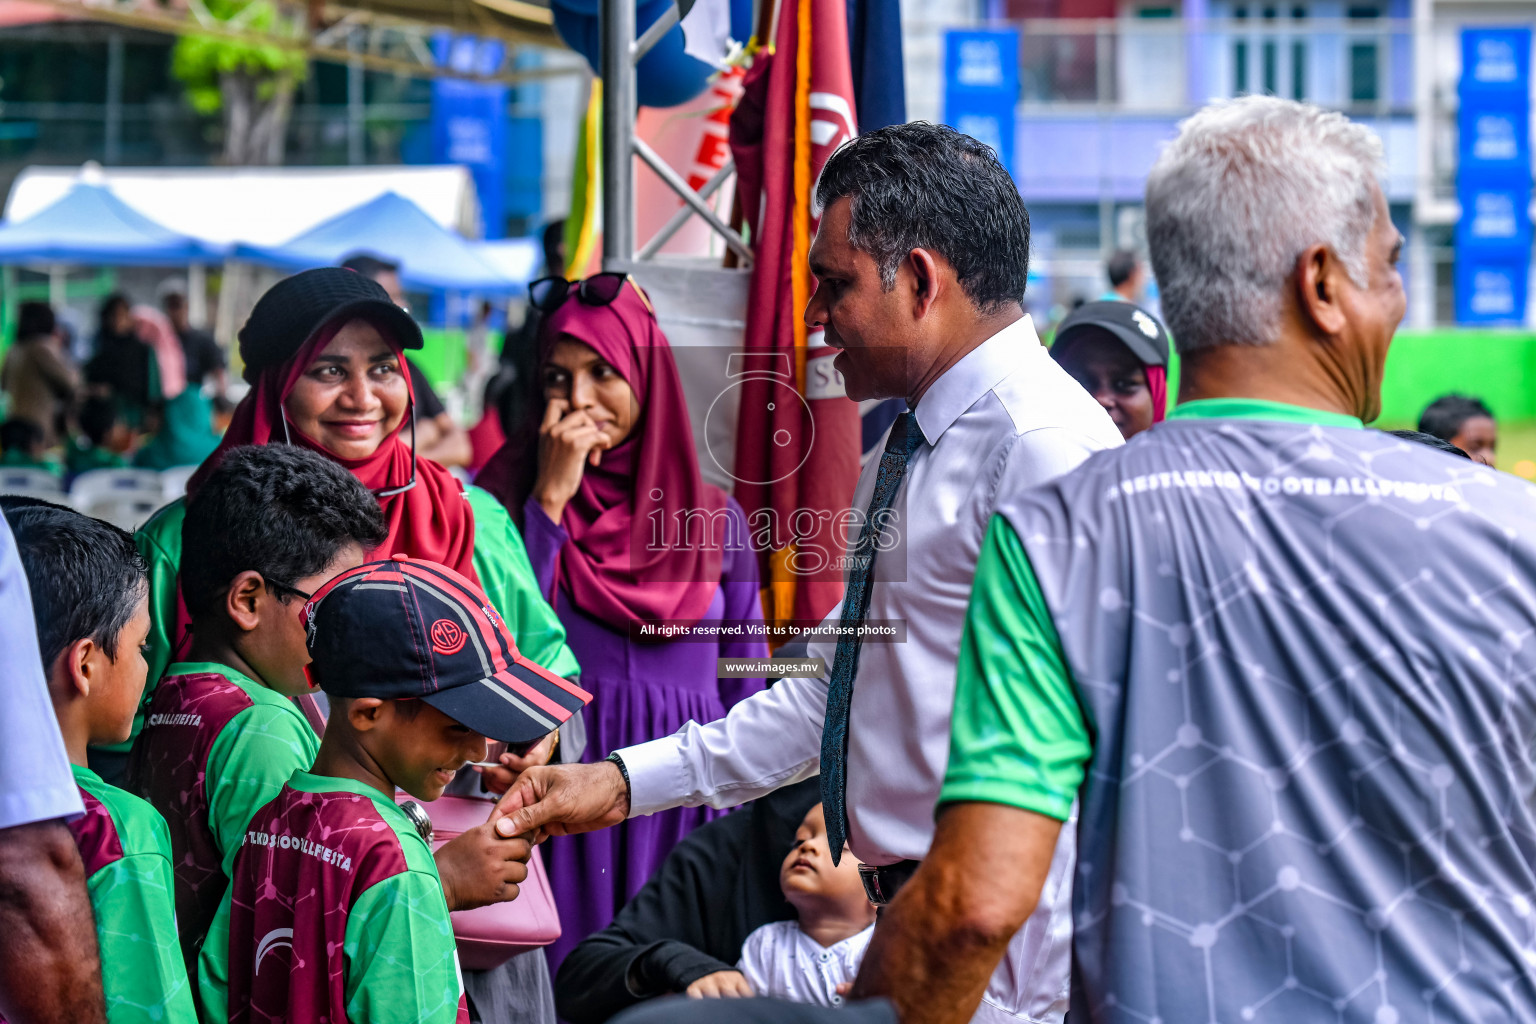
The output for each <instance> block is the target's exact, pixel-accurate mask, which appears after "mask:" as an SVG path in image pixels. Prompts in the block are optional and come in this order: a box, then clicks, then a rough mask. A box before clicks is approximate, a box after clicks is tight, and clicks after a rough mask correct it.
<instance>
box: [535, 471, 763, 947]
mask: <svg viewBox="0 0 1536 1024" xmlns="http://www.w3.org/2000/svg"><path fill="white" fill-rule="evenodd" d="M727 508H728V511H729V513H730V515H732V516H733V517H735V518H736V519H737V521H738V522H737V524H736V528H737V529H738V530H740V532H739V533H737V534H735V535H736V536H741V537H745V536H748V533H747V530H746V516H745V515H744V514H743V512H742V510H741V506H740V505H739V504H737V502H736V499H734V498H731V499H729V500H728V503H727ZM523 515H524V524H525V525H524V530H523V540H524V543H525V544H526V545H527V548H528V558H529V560H530V561H531V562H532V563H533V570H534V573H535V574H536V575H537V576H538V578H539V587H540V589H541V590H542V591H543V592H544V594H545V595H548V594H549V592H550V588H551V585H552V581H553V579H554V574H555V556H556V555H558V554H559V552H560V549H561V547H563V546H564V544H565V542H566V539H567V537H566V532H565V529H564V528H563V527H561V526H560V525H559V524H558V523H554V522H551V521H550V518H549V516H548V515H547V514H546V513H545V512H544V509H543V507H542V506H541V505H540V504H539V503H538V502H537V501H536V500H535V499H533V498H531V497H530V498H529V499H528V500H527V502H526V503H525V504H524V506H523ZM728 535H729V534H728ZM553 604H554V608H555V612H556V613H557V614H558V615H559V616H560V621H561V622H562V623H564V624H565V630H566V643H567V644H569V645H570V648H571V652H572V653H574V654H575V655H576V660H577V661H579V662H580V663H581V685H582V687H583V688H584V689H586V690H587V692H589V693H591V694H592V703H591V704H590V705H588V706H587V709H586V712H585V716H586V724H587V750H586V753H585V754H584V755H583V756H582V760H583V761H588V762H590V761H598V760H601V759H602V758H604V757H607V756H608V754H610V753H611V752H612V751H615V750H618V749H619V748H621V747H627V746H632V745H633V744H636V743H643V742H645V741H646V740H654V739H658V738H659V737H662V736H670V735H671V734H672V733H674V732H676V731H677V730H678V729H680V728H682V726H683V725H684V724H685V723H686V722H688V721H690V720H692V721H696V722H710V721H713V720H715V719H716V718H721V717H723V716H724V715H725V713H726V712H727V711H728V710H730V708H731V707H732V706H733V705H734V704H735V703H736V702H737V701H739V700H742V699H744V698H746V697H749V696H751V695H752V694H754V693H756V692H758V691H759V690H761V689H762V688H763V679H761V678H753V679H721V678H719V677H718V676H716V674H715V672H716V660H717V659H719V658H722V657H729V658H764V657H767V656H768V646H767V644H765V643H763V642H762V641H758V640H732V641H729V642H721V643H719V644H709V643H678V642H675V641H672V642H664V643H638V642H635V641H633V640H631V639H630V638H629V629H628V624H627V623H625V624H621V625H620V626H619V628H617V629H615V628H614V627H613V626H612V625H610V624H608V623H605V622H599V621H598V620H596V619H594V618H591V617H590V616H588V615H586V614H585V613H584V612H582V611H581V610H580V609H578V608H576V607H574V606H573V605H572V604H571V602H570V596H569V595H568V594H566V593H565V592H564V591H563V590H562V591H561V592H559V593H558V594H556V595H554V599H553ZM703 617H704V618H705V619H711V620H712V619H724V620H728V621H732V622H738V621H745V622H761V621H762V618H763V612H762V603H761V600H760V599H759V596H758V575H757V560H756V556H755V555H754V554H753V553H752V552H751V551H750V550H745V549H743V550H737V551H731V550H727V551H726V552H725V558H724V563H723V564H722V565H721V568H720V586H719V587H718V589H717V590H716V591H715V596H714V598H713V599H712V600H711V601H710V604H709V611H708V612H707V613H706V614H705V615H704V616H703ZM720 813H722V812H718V811H714V810H712V809H710V808H707V807H679V808H677V809H675V810H671V811H663V812H661V813H660V814H652V815H649V816H647V817H642V818H632V819H630V820H629V821H626V822H624V823H623V824H620V825H617V826H615V827H613V828H609V829H603V830H601V831H598V832H586V833H583V834H581V835H576V836H555V837H554V838H552V839H550V840H549V842H548V843H547V844H546V845H545V847H544V857H545V864H546V866H547V868H548V870H549V880H550V885H551V887H552V888H553V890H554V896H555V903H556V905H557V906H558V907H559V910H560V927H561V934H560V940H559V941H558V942H556V943H555V944H554V945H553V946H550V947H548V949H547V950H546V953H547V954H548V956H549V970H550V974H551V976H553V975H554V973H555V972H556V971H558V970H559V969H560V963H561V961H562V960H564V959H565V954H566V953H567V952H569V951H570V950H571V949H572V948H574V947H575V945H576V944H577V943H578V942H580V941H581V940H582V939H584V938H586V937H587V936H588V935H591V934H592V933H593V932H596V931H599V930H601V929H603V928H606V927H607V926H608V925H609V924H610V923H611V922H612V921H613V916H614V914H615V913H616V912H617V911H618V910H619V908H620V907H622V906H623V905H624V904H625V903H626V902H628V900H629V899H630V898H631V897H632V896H634V894H635V893H636V892H637V891H639V889H640V887H641V886H642V885H644V884H645V881H646V879H648V878H650V876H651V874H652V873H653V872H655V870H656V869H657V867H659V866H660V865H661V862H662V860H663V859H664V858H665V857H666V855H667V854H668V853H669V852H670V851H671V850H672V847H673V846H675V845H677V843H678V841H679V840H681V839H682V838H683V837H684V836H686V835H687V834H688V833H689V832H691V831H692V830H693V829H695V828H697V827H698V826H699V825H702V824H704V823H705V822H706V821H709V820H711V819H712V818H715V817H718V816H719V814H720Z"/></svg>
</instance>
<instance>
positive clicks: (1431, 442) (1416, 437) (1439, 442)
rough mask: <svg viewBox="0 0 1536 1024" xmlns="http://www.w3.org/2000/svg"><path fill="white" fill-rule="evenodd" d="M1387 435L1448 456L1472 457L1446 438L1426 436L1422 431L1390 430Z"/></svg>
mask: <svg viewBox="0 0 1536 1024" xmlns="http://www.w3.org/2000/svg"><path fill="white" fill-rule="evenodd" d="M1387 433H1389V434H1391V435H1392V436H1393V437H1400V438H1402V439H1403V440H1404V441H1412V442H1413V443H1414V444H1422V445H1424V446H1425V447H1426V448H1434V449H1436V450H1437V451H1442V452H1445V453H1446V454H1447V455H1460V456H1461V457H1462V458H1464V459H1470V458H1471V457H1472V456H1470V455H1468V454H1467V453H1466V452H1464V451H1462V450H1461V449H1460V448H1458V447H1456V446H1455V445H1454V444H1451V442H1449V441H1447V440H1445V439H1444V438H1440V437H1436V436H1435V435H1434V434H1426V433H1425V432H1424V431H1422V430H1389V431H1387Z"/></svg>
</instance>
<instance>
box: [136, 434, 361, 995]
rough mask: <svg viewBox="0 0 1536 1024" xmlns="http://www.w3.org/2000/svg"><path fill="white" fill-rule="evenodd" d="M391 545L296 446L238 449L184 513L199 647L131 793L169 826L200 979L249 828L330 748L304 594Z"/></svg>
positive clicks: (158, 715) (352, 486) (157, 720)
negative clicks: (201, 955)
mask: <svg viewBox="0 0 1536 1024" xmlns="http://www.w3.org/2000/svg"><path fill="white" fill-rule="evenodd" d="M386 535H387V531H386V530H385V527H384V514H383V512H382V511H381V510H380V509H379V503H378V502H377V501H375V500H374V497H373V495H372V494H369V493H368V490H367V488H365V487H363V485H362V484H361V483H359V482H358V479H357V478H356V477H355V476H353V475H352V474H351V473H348V472H347V471H346V470H345V469H343V468H342V467H340V466H338V465H336V464H335V463H334V462H332V461H331V460H329V459H327V458H325V457H324V456H321V455H318V454H316V453H314V452H311V451H306V450H304V449H303V448H295V447H290V446H288V445H265V446H251V447H248V448H236V449H234V450H232V451H231V452H229V453H228V455H226V456H225V458H224V461H223V462H221V463H220V464H219V467H218V468H217V469H216V470H214V471H213V473H211V474H210V475H209V476H208V479H207V480H206V481H204V483H203V486H202V487H201V488H200V489H199V491H198V493H197V497H196V498H195V499H193V500H192V501H189V502H188V503H187V511H186V517H185V519H184V521H183V523H182V530H181V536H182V550H183V557H182V562H183V565H182V570H181V588H182V596H183V599H184V600H185V602H186V606H187V612H188V614H189V616H190V617H191V624H192V646H191V649H190V650H189V651H188V652H187V655H186V658H185V660H182V661H178V662H176V663H174V664H172V665H170V666H169V667H168V668H167V669H166V673H165V678H163V679H162V680H160V684H159V686H157V687H156V688H155V694H154V699H153V700H151V701H150V702H149V706H148V707H147V708H146V709H145V721H146V722H147V724H146V725H145V727H144V730H143V732H141V733H140V734H139V738H138V740H137V741H136V742H135V743H134V745H133V754H132V758H131V761H130V763H129V771H128V781H129V785H130V786H131V787H132V789H133V790H134V791H135V792H137V793H141V794H143V795H144V796H145V797H147V798H148V799H149V801H150V802H151V803H153V804H154V805H155V807H156V809H158V810H159V811H160V813H161V814H163V815H165V820H166V821H167V822H169V823H170V844H171V848H172V850H173V852H174V855H175V864H176V880H175V894H176V924H177V929H178V931H179V933H180V936H181V939H180V941H181V952H182V955H183V956H184V957H185V958H186V962H187V965H188V970H189V971H190V972H192V974H193V975H194V976H195V975H196V972H197V951H198V948H199V947H200V946H201V945H202V943H203V937H204V936H205V935H206V934H207V931H208V925H209V923H210V922H211V921H212V920H213V915H214V912H215V911H217V910H218V906H219V900H220V899H222V898H223V896H224V890H225V889H226V888H228V885H229V867H230V864H231V862H232V861H233V860H234V857H235V853H236V851H238V850H239V848H240V844H241V842H242V841H243V839H244V837H245V832H246V826H247V825H248V824H250V820H251V816H252V815H254V814H255V813H256V811H257V810H258V809H260V808H261V806H262V805H263V804H265V803H267V802H268V801H269V800H271V799H273V798H274V797H276V796H277V794H278V792H279V791H280V790H281V789H282V788H283V784H284V783H285V782H287V781H288V777H289V776H290V775H292V774H293V773H294V772H297V771H303V770H305V769H307V768H309V766H310V765H312V764H313V763H314V760H315V754H316V752H317V751H318V749H319V743H320V741H319V738H318V737H317V736H316V735H315V730H314V729H313V728H312V727H311V726H310V724H309V723H308V722H307V721H306V720H305V718H304V714H303V712H302V711H300V710H299V707H298V705H297V704H295V703H294V702H293V701H292V700H291V699H290V698H292V697H296V696H299V695H301V694H307V693H310V692H312V688H311V687H310V685H309V682H308V680H307V679H306V678H305V676H304V666H305V665H306V664H308V663H309V652H308V651H307V650H306V649H305V647H304V622H303V619H302V618H301V616H300V614H299V613H300V611H301V610H302V608H303V601H304V599H305V596H306V595H308V594H312V593H314V592H315V591H316V590H318V589H320V587H321V586H322V585H324V584H325V582H326V581H327V580H329V579H331V577H333V576H336V575H338V574H340V573H341V572H343V571H345V570H347V569H352V568H355V567H357V566H359V565H362V564H363V561H364V553H365V552H367V551H369V550H371V549H372V548H374V547H376V546H377V545H378V544H379V543H380V542H381V541H383V540H384V538H385V536H386Z"/></svg>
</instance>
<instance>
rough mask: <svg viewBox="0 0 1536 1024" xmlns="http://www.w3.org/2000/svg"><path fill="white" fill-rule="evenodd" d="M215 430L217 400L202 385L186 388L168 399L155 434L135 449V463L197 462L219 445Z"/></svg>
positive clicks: (144, 466) (149, 466)
mask: <svg viewBox="0 0 1536 1024" xmlns="http://www.w3.org/2000/svg"><path fill="white" fill-rule="evenodd" d="M219 436H220V435H219V434H218V433H217V432H216V431H215V430H214V423H213V404H212V403H211V402H209V400H208V398H207V396H205V395H204V394H203V392H202V389H200V388H196V387H186V388H182V389H181V392H180V393H179V394H177V395H176V396H175V397H174V398H171V399H169V400H167V401H166V403H165V407H164V409H163V411H162V413H161V416H160V423H159V426H158V427H157V428H156V430H155V432H154V435H153V436H152V437H150V438H149V440H148V441H146V442H144V444H143V446H142V447H140V448H139V450H138V451H136V452H134V455H133V464H134V465H135V466H138V467H139V468H141V469H171V468H173V467H175V466H196V465H198V464H200V463H201V462H202V461H203V460H204V459H206V458H207V457H208V456H209V455H211V454H212V453H213V451H214V449H216V448H217V447H218V446H219Z"/></svg>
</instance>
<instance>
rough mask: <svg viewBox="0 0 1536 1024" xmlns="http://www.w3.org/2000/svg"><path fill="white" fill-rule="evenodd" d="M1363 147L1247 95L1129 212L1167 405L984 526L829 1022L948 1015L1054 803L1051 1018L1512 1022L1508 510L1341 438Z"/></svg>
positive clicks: (1368, 326) (1033, 871)
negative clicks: (857, 945) (1066, 972)
mask: <svg viewBox="0 0 1536 1024" xmlns="http://www.w3.org/2000/svg"><path fill="white" fill-rule="evenodd" d="M1380 163H1381V146H1380V143H1379V141H1378V140H1377V139H1376V138H1375V136H1373V135H1372V134H1371V133H1370V131H1368V130H1367V129H1366V128H1364V127H1363V126H1360V125H1357V124H1353V123H1351V122H1350V121H1348V120H1347V119H1345V118H1344V117H1342V116H1340V115H1338V114H1334V113H1325V112H1324V111H1321V110H1318V109H1317V108H1314V107H1309V106H1305V105H1302V104H1298V103H1292V102H1290V101H1286V100H1279V99H1274V98H1262V97H1253V98H1248V99H1243V100H1238V101H1236V102H1232V103H1226V104H1221V105H1217V106H1213V107H1209V108H1207V109H1205V110H1203V111H1201V112H1200V113H1199V114H1197V115H1195V116H1194V117H1193V118H1191V119H1190V120H1188V121H1187V122H1185V123H1184V124H1183V125H1182V126H1181V129H1180V132H1179V135H1178V137H1177V138H1176V139H1175V140H1174V141H1173V143H1172V144H1171V145H1169V147H1168V148H1167V150H1166V151H1165V152H1164V153H1163V154H1162V156H1161V158H1160V159H1159V160H1158V162H1157V164H1156V166H1155V167H1154V168H1153V170H1152V173H1151V176H1150V178H1149V180H1148V183H1147V230H1148V235H1149V237H1150V241H1151V250H1152V262H1153V265H1154V267H1155V269H1156V272H1157V279H1158V282H1159V284H1160V285H1161V287H1162V294H1163V309H1164V311H1165V312H1166V313H1167V319H1168V326H1169V328H1170V331H1171V333H1172V335H1173V337H1174V338H1175V339H1176V342H1177V344H1178V346H1179V350H1180V353H1181V355H1182V356H1183V359H1184V363H1183V382H1182V388H1181V399H1182V402H1183V404H1182V405H1181V406H1180V407H1179V409H1178V410H1177V411H1176V412H1175V413H1174V414H1173V415H1172V416H1171V417H1170V418H1169V420H1168V422H1166V423H1163V424H1160V425H1158V426H1156V427H1154V428H1153V429H1152V430H1150V431H1147V432H1146V433H1144V434H1141V435H1139V436H1138V437H1136V438H1134V439H1133V440H1132V441H1130V442H1129V443H1128V444H1127V445H1126V446H1125V447H1123V448H1118V449H1111V450H1108V451H1104V452H1100V453H1098V454H1097V455H1094V456H1092V457H1091V458H1090V459H1089V460H1088V461H1087V462H1086V463H1085V464H1084V465H1083V466H1082V467H1080V468H1079V469H1077V470H1075V471H1073V472H1072V473H1069V474H1067V475H1066V476H1064V477H1061V478H1059V479H1058V480H1057V481H1055V482H1053V483H1050V484H1047V485H1045V486H1043V487H1040V488H1036V489H1032V490H1028V491H1024V492H1020V493H1017V494H1015V495H1014V496H1013V497H1012V498H1011V499H1010V500H1009V501H1007V502H1004V503H1002V504H1001V505H1000V507H999V511H998V513H997V515H995V516H994V517H993V519H992V524H991V526H990V528H989V532H988V537H987V541H986V543H985V547H984V548H983V551H982V554H981V557H980V561H979V563H978V566H977V571H976V577H975V585H974V589H973V590H972V594H971V603H970V608H969V611H968V612H967V619H966V626H965V631H964V636H963V640H962V645H961V650H960V667H959V674H958V675H959V678H958V684H957V690H956V697H955V708H954V716H953V724H952V732H951V744H950V758H949V767H948V771H947V774H946V777H945V782H944V787H943V791H942V795H941V797H940V801H939V810H938V823H937V831H936V834H935V837H934V840H933V846H932V848H931V850H930V851H929V854H928V856H927V858H926V859H924V861H923V863H922V866H921V867H920V868H919V869H918V871H917V872H916V874H915V875H914V876H913V878H912V879H911V881H910V882H908V884H907V885H906V887H905V888H903V889H902V891H901V893H900V894H899V895H898V896H897V897H896V899H895V901H894V902H893V903H892V904H891V906H890V907H888V908H887V911H886V913H885V915H884V916H883V917H882V919H881V922H880V925H879V926H878V927H877V928H876V931H875V937H874V940H873V943H872V944H871V946H870V948H869V952H868V957H867V959H866V960H865V962H864V968H863V971H862V972H861V974H860V976H859V979H858V982H857V983H856V985H855V989H854V994H855V996H858V997H863V996H873V995H885V996H889V997H891V998H892V1000H893V1001H894V1002H895V1004H896V1008H897V1010H898V1012H899V1013H900V1014H901V1017H902V1020H903V1022H904V1024H941V1022H953V1024H958V1022H961V1021H965V1020H966V1019H967V1018H968V1017H969V1016H970V1014H971V1011H972V1009H973V1008H974V1007H975V1006H976V1004H977V1001H978V999H979V998H980V997H981V993H982V991H983V989H984V988H985V986H986V984H987V978H988V976H989V975H990V974H991V972H992V969H993V966H994V965H995V964H996V963H997V960H998V957H999V955H1000V953H1001V952H1002V950H1003V949H1004V948H1005V947H1006V945H1007V943H1008V937H1009V935H1010V934H1011V933H1012V932H1013V930H1014V929H1015V928H1017V927H1018V926H1019V923H1020V922H1021V921H1023V920H1025V918H1026V917H1027V916H1028V914H1029V912H1030V910H1031V909H1032V908H1033V907H1034V905H1035V901H1036V899H1037V898H1038V894H1039V892H1040V885H1041V880H1042V879H1043V878H1044V877H1045V876H1046V872H1047V868H1048V866H1049V864H1050V861H1051V851H1052V849H1053V848H1054V845H1055V841H1056V837H1057V835H1058V833H1059V831H1060V829H1061V823H1062V822H1063V821H1065V820H1066V819H1067V817H1068V813H1069V810H1070V808H1071V806H1072V803H1073V801H1074V799H1077V800H1079V801H1080V819H1079V825H1078V832H1077V840H1078V863H1077V869H1076V874H1075V878H1074V893H1073V923H1074V935H1073V940H1072V941H1073V950H1072V952H1073V991H1072V997H1071V998H1072V1009H1071V1011H1070V1014H1069V1019H1070V1020H1072V1021H1073V1022H1074V1024H1090V1022H1094V1024H1097V1022H1104V1024H1121V1022H1125V1024H1129V1022H1133V1021H1134V1022H1138V1024H1146V1022H1148V1021H1163V1022H1166V1024H1196V1022H1199V1024H1204V1022H1223V1024H1226V1022H1240V1021H1270V1022H1284V1024H1323V1022H1327V1024H1337V1022H1340V1021H1351V1022H1354V1021H1360V1022H1375V1024H1390V1022H1403V1024H1407V1022H1410V1021H1436V1022H1459V1024H1473V1022H1477V1024H1490V1022H1494V1021H1498V1022H1514V1021H1533V1020H1536V966H1533V965H1536V814H1533V808H1532V801H1531V795H1532V793H1533V790H1536V771H1533V764H1532V753H1533V745H1536V531H1533V529H1532V524H1533V523H1536V493H1533V491H1532V489H1531V488H1530V485H1529V484H1526V483H1524V482H1522V481H1520V480H1517V479H1515V478H1513V477H1508V476H1503V475H1501V474H1498V473H1496V472H1494V471H1492V470H1489V469H1487V468H1485V467H1482V466H1477V465H1474V464H1471V463H1469V462H1468V461H1467V460H1464V459H1457V458H1453V457H1451V456H1448V455H1445V454H1443V453H1441V452H1438V451H1436V450H1433V449H1430V448H1427V447H1424V446H1421V445H1415V444H1411V443H1408V442H1404V441H1400V440H1398V439H1397V438H1395V437H1393V436H1391V435H1388V434H1384V433H1380V432H1378V431H1374V430H1367V429H1364V426H1363V422H1362V421H1369V420H1371V419H1372V418H1374V417H1375V416H1376V414H1377V413H1378V411H1379V408H1380V394H1379V392H1380V387H1381V379H1382V368H1383V364H1384V362H1385V360H1386V355H1387V347H1388V344H1389V343H1390V341H1391V338H1392V333H1393V330H1394V329H1395V328H1396V326H1397V323H1398V320H1399V319H1400V318H1401V317H1402V314H1403V306H1404V299H1403V288H1402V281H1401V279H1400V277H1399V276H1398V271H1397V268H1396V266H1395V264H1396V262H1397V258H1398V254H1399V251H1400V248H1401V245H1402V239H1401V238H1400V237H1399V235H1398V232H1397V230H1396V229H1395V228H1394V227H1393V226H1392V222H1391V219H1390V217H1389V216H1388V212H1387V203H1386V199H1385V197H1384V196H1383V194H1382V190H1381V187H1380V185H1379V184H1378V175H1379V174H1380V173H1381V167H1380Z"/></svg>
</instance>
